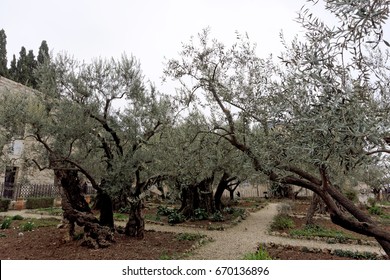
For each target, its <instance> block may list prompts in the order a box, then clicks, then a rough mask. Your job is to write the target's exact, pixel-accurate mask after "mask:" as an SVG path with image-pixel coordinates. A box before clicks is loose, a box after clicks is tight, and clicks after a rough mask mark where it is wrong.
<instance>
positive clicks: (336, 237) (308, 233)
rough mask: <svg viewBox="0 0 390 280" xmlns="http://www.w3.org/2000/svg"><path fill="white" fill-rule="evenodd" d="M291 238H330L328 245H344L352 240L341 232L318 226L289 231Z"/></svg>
mask: <svg viewBox="0 0 390 280" xmlns="http://www.w3.org/2000/svg"><path fill="white" fill-rule="evenodd" d="M290 234H291V236H304V237H316V236H317V237H325V238H332V239H333V240H330V241H329V243H336V242H337V243H346V241H347V240H348V239H350V238H352V237H351V236H349V235H346V234H345V233H343V232H342V231H338V230H334V229H327V228H324V227H322V226H319V225H307V226H305V227H304V228H303V229H294V230H291V231H290Z"/></svg>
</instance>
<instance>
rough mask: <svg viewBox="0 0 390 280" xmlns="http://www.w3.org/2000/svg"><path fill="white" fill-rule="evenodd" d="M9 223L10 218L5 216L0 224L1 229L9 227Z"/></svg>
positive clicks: (10, 221)
mask: <svg viewBox="0 0 390 280" xmlns="http://www.w3.org/2000/svg"><path fill="white" fill-rule="evenodd" d="M11 223H12V219H11V218H9V217H7V218H5V219H4V220H3V222H2V223H1V224H0V228H1V229H7V228H10V226H11Z"/></svg>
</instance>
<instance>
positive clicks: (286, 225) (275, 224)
mask: <svg viewBox="0 0 390 280" xmlns="http://www.w3.org/2000/svg"><path fill="white" fill-rule="evenodd" d="M293 227H294V221H293V220H292V219H291V218H290V217H289V216H286V215H281V214H279V215H276V216H275V217H274V220H273V221H272V224H271V230H285V229H290V228H293Z"/></svg>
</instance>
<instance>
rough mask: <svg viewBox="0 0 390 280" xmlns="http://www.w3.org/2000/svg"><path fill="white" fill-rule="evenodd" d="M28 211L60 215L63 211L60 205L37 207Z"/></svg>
mask: <svg viewBox="0 0 390 280" xmlns="http://www.w3.org/2000/svg"><path fill="white" fill-rule="evenodd" d="M28 212H30V213H38V214H43V215H50V216H61V215H62V213H63V211H62V208H61V207H47V208H37V209H34V210H30V211H28Z"/></svg>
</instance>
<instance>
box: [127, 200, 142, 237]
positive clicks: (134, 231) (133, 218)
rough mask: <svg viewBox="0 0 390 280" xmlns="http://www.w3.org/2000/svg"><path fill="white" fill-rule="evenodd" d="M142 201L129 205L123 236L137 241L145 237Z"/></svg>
mask: <svg viewBox="0 0 390 280" xmlns="http://www.w3.org/2000/svg"><path fill="white" fill-rule="evenodd" d="M142 205H143V203H142V200H138V201H136V202H133V203H131V206H130V213H129V219H128V221H127V223H126V227H125V234H126V235H128V236H130V237H136V238H139V239H142V238H144V236H145V220H144V217H143V213H142V208H143V207H142Z"/></svg>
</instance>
